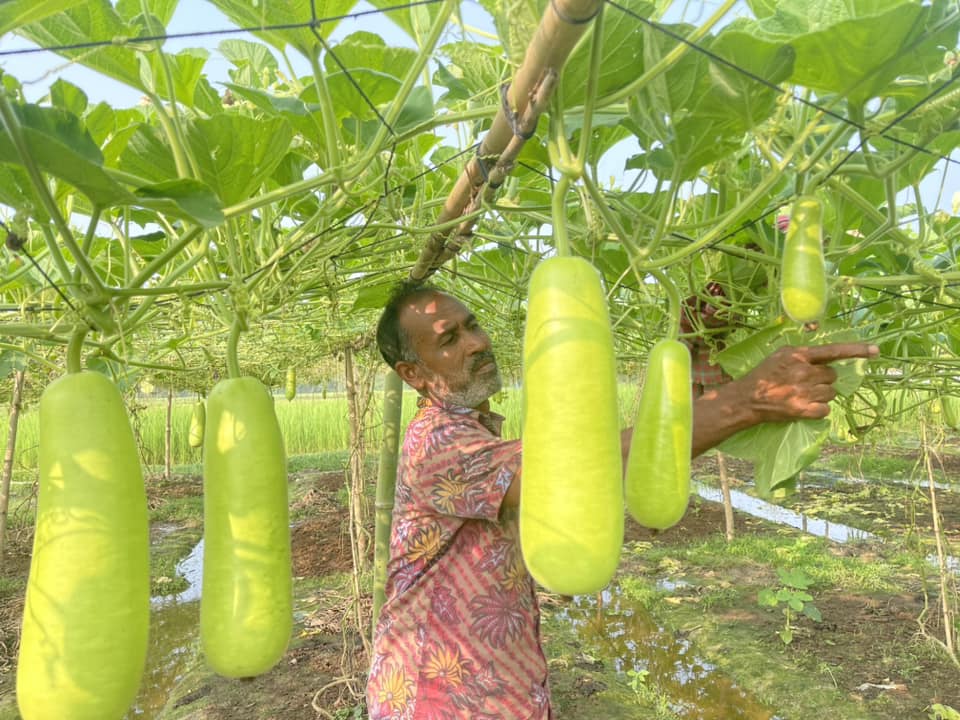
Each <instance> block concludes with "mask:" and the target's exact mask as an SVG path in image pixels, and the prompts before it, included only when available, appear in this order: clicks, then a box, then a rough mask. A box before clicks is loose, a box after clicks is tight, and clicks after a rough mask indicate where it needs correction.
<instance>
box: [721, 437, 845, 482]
mask: <svg viewBox="0 0 960 720" xmlns="http://www.w3.org/2000/svg"><path fill="white" fill-rule="evenodd" d="M829 434H830V421H829V420H827V419H823V420H794V421H793V422H786V423H764V424H762V425H755V426H754V427H752V428H748V429H747V430H742V431H740V432H738V433H737V434H736V435H734V436H733V437H730V438H728V439H727V440H725V441H724V442H723V443H722V444H721V445H720V449H721V450H723V451H724V452H726V453H728V454H730V455H733V456H734V457H738V458H741V459H743V460H752V461H753V463H754V469H753V473H754V483H755V484H756V487H757V494H758V495H759V496H760V497H762V498H765V499H766V498H770V497H771V496H772V494H773V491H774V490H775V489H777V487H778V486H780V485H782V484H784V483H785V482H787V481H788V480H789V479H790V478H791V477H793V476H794V475H796V474H797V473H798V472H800V471H801V470H803V469H804V468H805V467H807V466H808V465H809V464H810V463H812V462H813V461H814V460H816V459H817V456H818V455H819V454H820V448H821V447H822V446H823V444H824V442H826V440H827V437H828V436H829Z"/></svg>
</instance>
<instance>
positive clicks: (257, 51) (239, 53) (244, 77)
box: [217, 39, 279, 87]
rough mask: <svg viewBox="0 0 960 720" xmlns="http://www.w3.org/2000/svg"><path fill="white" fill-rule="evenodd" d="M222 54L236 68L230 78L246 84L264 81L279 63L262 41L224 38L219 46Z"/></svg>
mask: <svg viewBox="0 0 960 720" xmlns="http://www.w3.org/2000/svg"><path fill="white" fill-rule="evenodd" d="M217 47H218V49H219V50H220V54H221V55H223V56H224V57H225V58H226V59H227V60H229V61H230V62H231V63H232V64H233V65H234V66H235V68H236V69H234V70H230V79H231V80H233V82H235V83H239V84H240V85H244V86H251V87H255V86H257V85H262V84H263V83H264V79H265V78H264V75H265V74H266V75H267V76H268V77H270V76H272V72H273V71H275V70H276V69H277V68H278V67H279V65H278V63H277V59H276V58H275V57H274V56H273V53H271V52H270V48H268V47H267V46H266V45H264V44H262V43H255V42H250V41H249V40H238V39H232V40H224V41H223V42H221V43H220V45H218V46H217Z"/></svg>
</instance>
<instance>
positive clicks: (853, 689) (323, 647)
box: [0, 457, 960, 720]
mask: <svg viewBox="0 0 960 720" xmlns="http://www.w3.org/2000/svg"><path fill="white" fill-rule="evenodd" d="M956 470H957V475H955V476H954V477H960V466H958V467H957V468H956ZM695 471H696V473H697V474H700V475H712V474H714V473H715V471H716V468H715V463H714V461H713V460H712V458H709V457H708V458H705V459H702V460H700V461H698V462H697V463H696V464H695ZM730 472H731V475H732V476H733V477H734V478H737V477H748V476H749V467H748V466H746V465H741V464H738V463H736V462H731V463H730ZM291 482H293V483H297V484H299V485H300V489H301V491H302V492H300V493H298V495H297V500H296V501H295V503H294V505H295V507H294V510H295V512H296V513H297V516H298V517H300V518H302V519H301V520H299V521H298V522H297V524H296V525H295V527H294V529H293V531H292V542H293V564H294V575H295V577H296V578H297V581H296V583H297V590H296V593H297V601H296V615H297V624H296V627H295V630H294V639H293V641H292V643H291V648H290V650H289V651H288V653H287V655H286V656H285V657H284V658H283V660H282V661H281V662H280V664H279V665H278V666H277V667H275V668H274V669H273V670H272V671H270V672H269V673H267V674H265V675H263V676H260V677H258V678H255V679H253V680H249V681H233V680H224V679H221V678H216V677H214V676H212V675H210V674H209V673H205V672H203V671H195V672H193V673H192V674H190V675H187V680H186V681H184V682H183V683H181V684H180V685H179V686H178V687H177V688H176V689H175V690H174V691H171V694H170V698H169V702H168V703H167V706H166V707H165V708H164V710H163V711H162V712H161V713H159V714H158V716H157V717H158V719H159V720H183V719H188V720H240V719H241V718H243V719H245V720H246V719H250V720H305V719H308V718H309V719H313V718H336V719H337V720H348V719H349V718H363V717H365V715H364V714H363V713H362V693H363V684H362V683H363V673H364V671H365V667H366V659H365V651H364V647H363V642H362V640H361V636H360V634H359V633H358V632H356V630H355V627H356V618H357V614H358V612H359V615H360V618H361V621H362V623H363V626H364V627H369V613H370V607H369V598H366V599H365V600H364V601H363V602H362V603H361V606H360V608H359V611H358V608H357V607H356V604H355V603H354V602H353V600H352V598H351V596H350V593H349V592H348V590H347V589H345V587H344V585H345V584H344V583H343V581H342V580H341V581H339V583H337V584H334V586H333V587H334V589H330V587H328V586H325V585H324V583H323V579H324V578H329V577H331V576H335V575H340V577H341V578H342V574H343V573H348V572H349V571H350V568H351V567H352V559H351V549H350V543H349V537H348V534H347V529H346V524H347V516H346V512H345V511H344V508H343V506H342V505H341V504H340V503H339V502H338V499H337V495H338V493H339V492H340V491H341V488H342V486H343V475H342V473H340V472H332V473H321V472H304V473H299V474H297V475H295V476H291ZM199 491H200V488H199V485H198V483H197V481H196V479H195V478H183V479H182V481H180V482H173V483H170V484H167V485H165V486H164V487H161V488H157V489H155V491H154V492H153V493H152V494H151V502H154V503H156V502H163V500H164V498H165V497H177V496H178V495H183V494H193V493H197V492H199ZM940 510H941V512H942V513H943V514H944V524H945V526H946V527H947V528H950V529H952V530H955V529H957V528H960V500H958V499H957V496H956V494H954V495H948V494H944V500H943V503H942V504H941V508H940ZM735 517H736V532H737V533H738V534H739V535H744V534H751V533H778V532H783V530H782V528H778V527H776V526H774V525H771V524H769V523H767V522H764V521H761V520H757V519H754V518H751V517H749V516H746V515H741V514H739V513H737V514H736V516H735ZM915 523H916V525H917V526H918V527H919V526H922V525H923V523H924V520H923V519H922V518H920V517H918V518H916V519H915ZM368 529H369V530H370V531H371V532H372V528H368ZM722 532H723V514H722V508H721V507H720V506H719V505H717V504H715V503H711V502H706V501H700V500H696V501H694V502H693V503H692V505H691V508H690V511H689V512H687V514H686V515H685V517H684V518H683V519H682V520H681V521H680V523H679V524H678V525H676V526H675V527H673V528H671V529H670V530H668V531H666V532H663V533H656V534H655V533H651V532H650V531H649V530H646V529H645V528H642V527H640V526H638V525H637V524H636V523H634V522H633V521H631V520H629V519H628V521H627V526H626V542H627V543H628V544H629V543H631V542H635V541H642V542H656V543H661V544H669V545H676V546H678V547H681V546H684V545H689V544H691V543H695V542H698V541H699V540H701V539H704V538H708V537H714V536H717V535H718V534H720V535H722ZM11 540H12V541H11V542H10V543H9V544H8V547H7V552H6V556H5V558H4V564H3V570H2V575H0V578H2V579H4V580H10V581H13V580H16V579H18V578H19V579H20V580H22V578H23V577H24V576H25V574H26V572H27V569H28V562H29V552H30V538H29V533H23V532H21V533H19V534H18V535H15V536H14V537H13V538H11ZM830 551H831V552H835V553H840V554H843V553H848V554H859V555H860V556H861V557H862V558H863V559H865V560H868V561H869V559H870V554H871V553H878V552H880V550H879V549H878V548H876V547H873V546H860V545H857V546H849V547H847V546H839V545H836V546H831V550H830ZM636 562H637V563H642V560H638V561H636ZM632 570H636V571H638V572H639V571H642V567H640V565H635V566H631V564H630V562H626V563H624V564H623V565H622V567H621V570H620V573H619V575H620V576H622V575H624V574H629V573H630V572H631V571H632ZM758 572H762V571H758ZM725 579H726V580H727V581H731V580H732V581H733V582H734V583H737V582H744V583H747V584H749V583H753V582H756V581H758V579H757V578H750V577H744V578H725ZM761 580H762V579H761ZM702 582H703V583H708V582H710V578H709V577H705V578H702ZM927 590H928V591H929V588H928V589H927ZM697 591H698V590H697V585H696V583H694V584H692V585H690V586H687V587H681V588H678V589H677V591H676V594H677V596H678V600H677V601H678V602H681V601H683V599H684V598H683V596H684V594H693V593H696V592H697ZM930 597H931V595H930V594H929V592H928V594H927V596H926V597H925V595H924V592H923V588H922V587H919V586H911V587H904V588H903V591H902V592H900V593H898V594H895V595H880V594H878V595H875V596H870V595H863V594H856V595H853V594H848V593H845V592H843V591H842V590H834V591H827V592H822V593H821V594H819V595H818V597H817V606H818V607H819V608H820V610H821V611H822V614H823V616H824V618H828V620H827V621H825V622H823V623H821V624H819V625H816V626H814V627H812V628H804V629H802V630H801V631H799V632H798V634H797V637H796V638H795V640H794V649H800V650H802V652H803V653H805V654H806V655H809V656H811V657H818V658H821V659H822V660H823V661H824V662H827V663H829V664H830V665H831V666H834V667H837V668H841V669H842V673H843V674H842V675H841V676H839V677H835V678H834V683H835V686H836V687H837V688H838V689H840V690H842V691H843V692H844V693H846V694H847V695H848V696H850V697H854V698H856V697H862V698H864V699H865V700H871V699H873V698H875V697H877V696H880V695H882V696H883V698H884V701H885V702H884V703H883V704H882V705H883V708H884V709H883V710H882V712H880V713H878V714H876V715H867V716H865V717H870V718H875V720H902V719H903V718H914V717H916V718H926V717H927V714H926V713H925V712H924V711H923V709H924V708H925V707H927V706H928V705H929V704H931V703H933V702H941V703H943V704H946V705H952V706H953V707H960V672H958V670H957V668H956V667H955V666H953V665H951V664H949V663H948V662H946V661H944V660H943V659H942V657H939V658H938V657H937V656H936V655H935V654H933V653H929V652H926V653H921V652H916V653H910V654H909V655H910V658H911V662H912V663H914V666H913V667H911V668H910V671H909V673H905V672H903V671H902V670H901V669H900V668H901V667H902V666H901V664H899V663H898V662H897V661H896V659H895V656H896V655H897V652H898V650H897V649H898V648H901V649H902V648H911V647H915V646H916V645H917V644H918V643H919V642H921V633H920V627H921V626H920V624H918V618H921V617H924V618H925V626H924V628H925V631H926V632H928V633H931V634H936V633H937V631H938V629H939V628H938V627H937V621H936V608H931V607H929V606H928V605H925V603H929V602H930ZM544 599H545V602H544V603H543V605H544V614H545V615H549V614H550V613H557V612H562V611H563V608H564V606H565V603H566V602H567V601H565V600H563V599H559V600H558V599H556V598H550V597H545V598H544ZM21 612H22V599H21V597H20V594H19V592H15V593H8V594H6V595H5V596H0V699H3V697H4V696H8V698H7V699H9V696H10V694H12V692H13V686H14V665H15V658H16V648H17V635H18V632H17V626H18V624H19V616H20V613H21ZM723 614H725V615H726V616H728V617H727V618H726V619H727V620H729V621H730V622H736V623H738V624H740V625H743V624H749V625H751V626H753V627H755V628H756V635H757V638H758V639H757V644H758V646H759V647H761V649H763V650H764V651H768V652H769V653H771V654H777V653H779V654H782V653H783V652H784V649H783V647H782V645H780V644H779V640H778V639H777V636H776V635H775V631H776V629H777V626H778V623H779V622H780V618H779V616H777V615H775V614H772V613H767V612H764V611H763V610H762V609H760V608H758V606H757V604H756V602H755V599H753V598H751V599H744V601H743V602H742V603H741V604H740V605H739V606H736V607H729V608H724V609H722V611H721V615H723ZM721 619H722V618H721ZM550 642H551V640H550V638H547V643H548V644H547V653H548V657H550V658H551V659H552V660H557V662H555V663H552V665H551V668H552V669H551V672H556V676H557V680H556V682H554V683H553V687H554V695H555V700H556V704H557V706H558V707H559V708H568V709H572V710H570V711H569V712H573V713H575V714H567V715H561V718H560V720H583V719H584V718H586V717H587V715H585V714H583V713H586V712H589V711H588V710H586V708H589V707H591V705H590V702H591V701H592V699H594V698H599V697H601V696H602V695H603V694H604V692H605V691H606V690H607V686H608V685H609V684H610V680H609V678H608V677H601V676H598V675H593V674H591V673H590V672H589V671H588V670H589V668H590V667H592V665H591V663H597V662H600V661H599V660H597V659H596V658H591V657H589V656H586V655H581V654H578V652H579V649H578V648H571V647H569V642H570V641H569V639H565V640H564V642H565V643H566V646H565V647H563V648H559V647H551V645H550ZM571 653H572V655H571ZM561 656H564V657H566V656H572V657H575V658H581V657H585V658H586V659H583V660H581V659H578V660H576V661H575V662H574V663H573V665H572V666H570V667H565V666H564V664H565V663H561V662H559V658H560V657H561ZM578 663H580V664H579V666H578ZM584 663H586V665H584ZM584 667H586V668H587V670H584ZM623 684H625V681H624V682H623ZM4 707H6V705H4ZM630 712H631V711H630V708H628V707H624V708H623V713H622V714H619V713H618V715H617V717H622V718H631V717H638V718H639V717H649V716H647V715H637V714H630ZM8 717H9V718H10V720H13V718H16V717H18V716H17V715H15V714H13V715H4V714H3V712H2V711H0V720H5V719H6V718H8ZM770 717H773V716H772V715H771V716H770ZM789 720H806V718H802V717H799V716H798V717H791V718H790V719H789Z"/></svg>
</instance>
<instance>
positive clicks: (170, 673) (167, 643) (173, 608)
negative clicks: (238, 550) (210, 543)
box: [125, 528, 203, 720]
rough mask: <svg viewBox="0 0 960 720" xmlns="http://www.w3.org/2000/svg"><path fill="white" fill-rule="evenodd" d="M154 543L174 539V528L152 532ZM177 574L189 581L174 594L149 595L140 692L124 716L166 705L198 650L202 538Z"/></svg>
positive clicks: (140, 716)
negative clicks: (147, 627)
mask: <svg viewBox="0 0 960 720" xmlns="http://www.w3.org/2000/svg"><path fill="white" fill-rule="evenodd" d="M154 540H155V542H156V543H157V544H169V543H176V542H178V541H179V540H180V538H179V537H178V534H177V532H176V530H171V529H169V528H163V529H162V530H161V531H160V532H157V533H156V534H155V535H154ZM176 573H177V575H179V576H181V577H183V578H184V579H185V580H186V581H187V582H188V583H189V584H188V586H187V589H186V590H184V591H183V592H180V593H178V594H176V595H158V596H156V597H153V598H151V599H150V604H151V612H150V644H149V647H148V648H147V664H146V669H145V670H144V673H143V678H142V680H141V682H140V693H139V694H138V695H137V700H136V702H135V703H134V705H133V707H132V708H131V709H130V711H129V712H128V713H127V715H126V719H125V720H153V718H156V717H157V716H158V714H159V713H160V712H161V711H163V710H164V708H166V705H167V702H168V701H169V699H170V697H171V695H172V694H173V690H174V688H175V687H176V686H177V684H178V683H180V681H181V680H182V679H183V676H184V673H185V672H186V671H187V670H188V669H189V668H190V667H191V665H192V663H193V661H194V659H195V658H196V657H197V653H198V652H199V648H198V643H199V626H200V603H199V602H198V601H199V600H200V587H201V582H202V579H203V539H202V538H201V539H200V541H199V542H197V543H196V544H195V545H194V546H193V548H192V549H191V551H190V553H189V554H188V555H187V556H186V557H185V558H184V559H183V560H181V561H180V562H179V563H177V566H176Z"/></svg>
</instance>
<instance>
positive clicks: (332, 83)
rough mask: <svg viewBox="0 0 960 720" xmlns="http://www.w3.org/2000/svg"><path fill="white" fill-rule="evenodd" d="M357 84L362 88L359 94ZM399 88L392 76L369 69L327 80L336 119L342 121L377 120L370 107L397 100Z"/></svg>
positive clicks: (396, 80)
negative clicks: (344, 119)
mask: <svg viewBox="0 0 960 720" xmlns="http://www.w3.org/2000/svg"><path fill="white" fill-rule="evenodd" d="M354 83H357V85H359V86H360V90H358V89H357V86H356V85H354ZM400 85H401V83H400V80H399V79H398V78H396V77H394V76H393V75H388V74H387V73H384V72H379V71H376V70H369V69H367V68H354V69H353V70H352V71H351V72H350V76H349V77H348V76H347V75H346V73H342V72H336V73H333V74H331V75H330V76H329V77H328V78H327V88H328V89H329V91H330V100H331V102H332V103H333V107H334V110H335V113H336V115H337V117H341V118H342V117H356V118H360V119H363V120H369V119H371V118H375V117H376V114H375V113H374V112H373V110H372V108H371V107H370V103H373V105H374V106H380V105H383V104H385V103H388V102H390V101H391V100H393V99H394V98H395V97H396V95H397V91H398V90H399V89H400ZM415 90H427V88H424V87H423V86H420V87H418V88H415ZM427 92H429V90H428V91H427ZM361 93H362V94H361ZM364 98H366V99H364Z"/></svg>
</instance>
